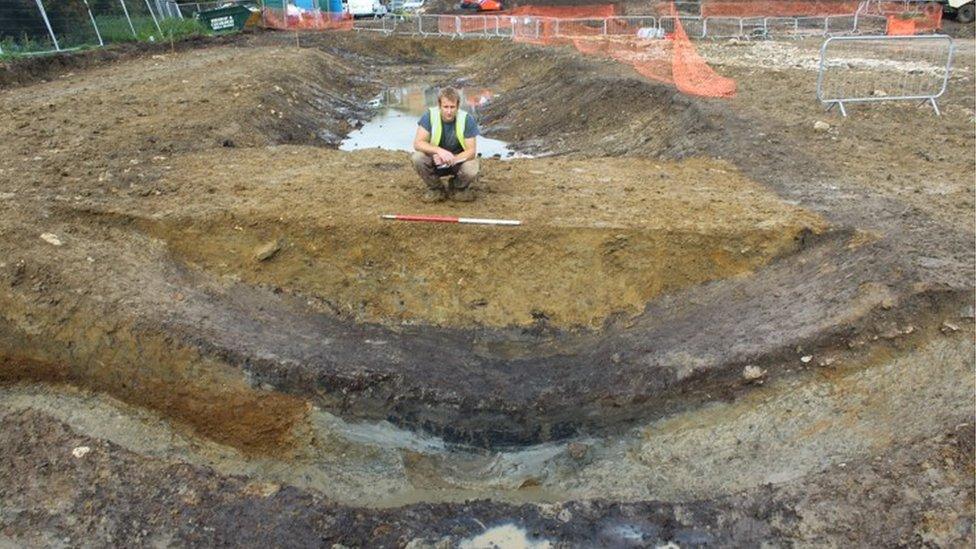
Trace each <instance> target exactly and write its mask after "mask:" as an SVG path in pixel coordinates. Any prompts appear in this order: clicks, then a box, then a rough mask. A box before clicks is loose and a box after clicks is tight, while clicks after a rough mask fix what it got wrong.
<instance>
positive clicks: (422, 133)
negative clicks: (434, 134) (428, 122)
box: [413, 126, 467, 164]
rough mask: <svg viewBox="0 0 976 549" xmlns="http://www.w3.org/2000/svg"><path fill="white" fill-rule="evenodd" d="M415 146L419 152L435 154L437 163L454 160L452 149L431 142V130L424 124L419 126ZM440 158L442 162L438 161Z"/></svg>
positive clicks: (448, 162) (414, 141)
mask: <svg viewBox="0 0 976 549" xmlns="http://www.w3.org/2000/svg"><path fill="white" fill-rule="evenodd" d="M465 143H467V140H465ZM413 148H414V150H415V151H417V152H422V153H424V154H427V155H430V156H433V157H434V162H435V163H437V164H452V163H453V161H454V155H453V154H451V152H450V151H447V150H444V149H442V148H440V147H435V146H434V145H431V144H430V132H429V131H427V130H426V129H424V127H423V126H417V135H416V136H415V137H414V138H413ZM438 160H440V162H437V161H438Z"/></svg>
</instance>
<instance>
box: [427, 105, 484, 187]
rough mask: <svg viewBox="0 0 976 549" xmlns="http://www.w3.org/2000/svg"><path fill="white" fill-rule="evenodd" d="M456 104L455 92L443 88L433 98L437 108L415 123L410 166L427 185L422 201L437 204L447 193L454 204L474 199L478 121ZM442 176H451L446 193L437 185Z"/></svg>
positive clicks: (476, 176)
mask: <svg viewBox="0 0 976 549" xmlns="http://www.w3.org/2000/svg"><path fill="white" fill-rule="evenodd" d="M460 102H461V96H460V95H459V94H458V92H457V90H455V89H454V88H444V89H442V90H441V92H440V94H438V96H437V107H434V108H432V109H429V110H428V111H427V112H426V113H424V115H423V116H422V117H420V121H419V122H417V136H416V137H414V140H413V148H414V150H415V151H416V152H414V153H413V166H414V169H416V170H417V174H418V175H420V178H421V179H422V180H423V181H424V183H425V184H426V185H427V192H426V193H424V196H423V198H422V200H423V201H424V202H440V201H442V200H444V199H446V198H447V197H448V194H450V197H451V198H452V199H453V200H456V201H458V202H471V201H472V200H474V198H475V196H474V190H473V189H472V185H474V184H475V183H477V181H478V145H477V139H478V122H477V121H476V120H475V119H474V116H473V115H471V114H469V113H467V112H465V111H462V110H461V109H459V108H458V105H459V104H460ZM445 176H451V178H450V181H449V183H448V188H447V190H446V191H445V189H444V185H443V184H442V183H441V177H445Z"/></svg>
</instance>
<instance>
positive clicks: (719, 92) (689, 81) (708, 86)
mask: <svg viewBox="0 0 976 549" xmlns="http://www.w3.org/2000/svg"><path fill="white" fill-rule="evenodd" d="M674 48H675V51H674V68H673V74H674V85H675V86H677V87H678V89H679V90H681V91H682V92H684V93H687V94H691V95H699V96H703V97H733V96H735V80H732V79H731V78H726V77H724V76H720V75H719V74H718V73H716V72H715V71H714V70H713V69H712V67H710V66H708V63H706V62H705V60H704V59H702V57H701V56H700V55H698V50H696V49H695V46H694V45H693V44H692V43H691V40H689V39H688V35H687V34H685V29H684V27H683V26H682V25H681V21H680V20H678V19H675V24H674Z"/></svg>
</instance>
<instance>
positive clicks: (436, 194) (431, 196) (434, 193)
mask: <svg viewBox="0 0 976 549" xmlns="http://www.w3.org/2000/svg"><path fill="white" fill-rule="evenodd" d="M446 199H447V193H445V192H444V190H443V189H427V192H425V193H424V195H423V196H421V197H420V201H421V202H426V203H427V204H432V203H434V202H443V201H444V200H446Z"/></svg>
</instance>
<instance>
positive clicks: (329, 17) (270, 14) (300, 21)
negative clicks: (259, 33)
mask: <svg viewBox="0 0 976 549" xmlns="http://www.w3.org/2000/svg"><path fill="white" fill-rule="evenodd" d="M261 19H262V22H263V23H262V24H263V25H264V26H265V27H266V28H269V29H282V30H352V26H353V19H352V16H350V15H349V14H332V13H329V12H323V11H318V10H297V9H294V7H292V9H291V10H289V11H288V12H287V15H286V14H285V13H282V10H275V9H269V8H265V9H264V10H262V12H261Z"/></svg>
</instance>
